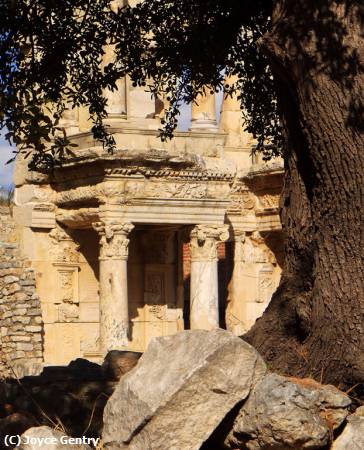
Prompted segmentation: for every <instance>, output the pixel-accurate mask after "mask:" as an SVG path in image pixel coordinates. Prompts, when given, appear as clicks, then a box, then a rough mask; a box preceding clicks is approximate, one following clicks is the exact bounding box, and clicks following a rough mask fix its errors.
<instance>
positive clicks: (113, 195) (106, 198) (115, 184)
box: [96, 181, 126, 204]
mask: <svg viewBox="0 0 364 450" xmlns="http://www.w3.org/2000/svg"><path fill="white" fill-rule="evenodd" d="M125 185H126V182H125V181H105V182H103V183H101V184H100V185H99V186H98V188H97V193H96V196H97V198H98V200H99V202H100V203H107V202H109V203H110V202H111V203H117V204H124V203H125V202H126V198H125Z"/></svg>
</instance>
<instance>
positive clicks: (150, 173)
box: [105, 166, 235, 181]
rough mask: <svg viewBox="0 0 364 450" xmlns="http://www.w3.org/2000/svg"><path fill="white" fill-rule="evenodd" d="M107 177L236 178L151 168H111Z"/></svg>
mask: <svg viewBox="0 0 364 450" xmlns="http://www.w3.org/2000/svg"><path fill="white" fill-rule="evenodd" d="M105 174H106V175H122V176H130V175H134V174H141V175H143V176H145V177H146V178H151V177H155V178H174V179H183V180H196V181H201V180H206V181H208V180H214V181H219V180H221V181H231V180H233V179H234V177H235V173H233V172H222V171H219V170H216V171H215V170H206V169H201V170H174V169H170V168H166V169H153V168H149V167H140V166H134V167H128V168H123V167H122V168H120V167H118V168H110V169H105Z"/></svg>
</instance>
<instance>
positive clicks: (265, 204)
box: [258, 193, 280, 209]
mask: <svg viewBox="0 0 364 450" xmlns="http://www.w3.org/2000/svg"><path fill="white" fill-rule="evenodd" d="M279 199H280V193H265V194H261V195H258V202H259V205H260V207H261V208H262V209H271V208H278V207H279Z"/></svg>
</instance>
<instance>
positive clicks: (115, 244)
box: [93, 221, 134, 259]
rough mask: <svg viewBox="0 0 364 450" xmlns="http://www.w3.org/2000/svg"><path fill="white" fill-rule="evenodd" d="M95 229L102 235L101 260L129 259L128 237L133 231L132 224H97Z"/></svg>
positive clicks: (94, 225) (114, 222)
mask: <svg viewBox="0 0 364 450" xmlns="http://www.w3.org/2000/svg"><path fill="white" fill-rule="evenodd" d="M93 227H94V229H95V230H96V231H97V232H98V233H99V235H100V259H109V258H110V259H128V253H129V239H128V237H127V236H128V235H129V233H130V232H131V231H132V230H133V228H134V225H132V224H131V223H119V222H116V221H112V222H96V223H94V224H93Z"/></svg>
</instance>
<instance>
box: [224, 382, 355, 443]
mask: <svg viewBox="0 0 364 450" xmlns="http://www.w3.org/2000/svg"><path fill="white" fill-rule="evenodd" d="M350 404H351V400H350V398H349V397H348V396H347V395H346V394H344V393H343V392H341V391H339V390H338V389H336V388H335V387H334V386H330V385H326V386H324V385H321V384H320V383H317V382H315V381H313V380H310V379H298V378H286V377H283V376H280V375H277V374H268V375H266V376H265V377H264V378H263V379H262V381H261V382H260V383H258V384H257V385H256V387H255V388H254V390H253V391H252V393H251V394H250V396H249V398H248V400H247V401H246V403H245V404H244V405H243V407H242V408H241V410H240V412H239V414H238V416H237V417H236V419H235V421H234V425H233V429H232V431H231V432H230V433H229V435H228V436H227V438H226V440H225V446H226V448H229V449H234V450H236V449H248V450H260V449H264V450H269V449H272V450H273V449H274V450H303V449H305V450H306V449H312V450H313V449H319V448H323V447H325V446H326V445H327V444H328V443H329V441H330V436H331V435H332V431H333V430H334V429H336V428H337V427H338V426H340V425H341V423H342V422H343V421H344V420H345V418H346V416H347V415H348V410H347V408H348V406H349V405H350ZM363 448H364V447H363Z"/></svg>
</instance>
